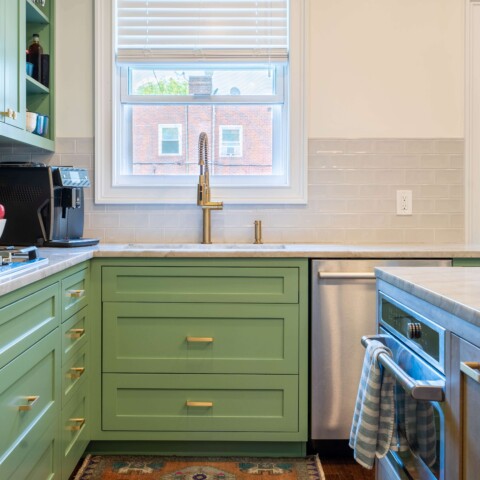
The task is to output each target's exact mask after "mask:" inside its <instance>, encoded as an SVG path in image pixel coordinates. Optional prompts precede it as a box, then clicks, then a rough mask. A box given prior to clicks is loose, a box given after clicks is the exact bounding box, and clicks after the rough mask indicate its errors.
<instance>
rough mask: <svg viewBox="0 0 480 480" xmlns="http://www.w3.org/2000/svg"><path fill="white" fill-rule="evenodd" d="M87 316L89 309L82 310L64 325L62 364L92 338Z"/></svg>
mask: <svg viewBox="0 0 480 480" xmlns="http://www.w3.org/2000/svg"><path fill="white" fill-rule="evenodd" d="M87 314H88V309H87V308H82V310H80V311H79V312H77V313H76V314H74V315H72V316H71V317H70V318H69V319H68V320H67V321H66V322H64V323H63V324H62V364H63V363H65V362H66V361H68V360H69V359H70V358H71V357H72V356H73V355H75V353H76V352H78V350H80V349H81V348H82V347H83V346H84V345H85V344H86V343H87V341H88V338H89V336H90V334H89V333H90V332H89V324H88V316H87Z"/></svg>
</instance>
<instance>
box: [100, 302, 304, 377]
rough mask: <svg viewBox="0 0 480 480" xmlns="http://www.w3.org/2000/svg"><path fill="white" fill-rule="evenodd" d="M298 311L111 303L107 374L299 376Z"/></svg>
mask: <svg viewBox="0 0 480 480" xmlns="http://www.w3.org/2000/svg"><path fill="white" fill-rule="evenodd" d="M298 335H299V334H298V306H297V305H261V304H260V305H246V304H223V305H215V304H196V303H187V304H184V305H181V304H176V303H167V304H154V303H148V304H139V303H105V304H104V305H103V370H104V371H105V372H129V373H173V372H178V373H275V374H278V373H281V374H297V373H298Z"/></svg>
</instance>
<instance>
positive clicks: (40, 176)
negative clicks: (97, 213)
mask: <svg viewBox="0 0 480 480" xmlns="http://www.w3.org/2000/svg"><path fill="white" fill-rule="evenodd" d="M89 186H90V180H89V178H88V174H87V171H86V170H85V169H83V168H74V167H50V166H45V165H43V164H31V163H25V164H1V163H0V203H1V204H3V205H4V206H5V211H6V215H5V218H6V219H7V222H6V225H5V230H4V231H3V235H2V237H1V239H0V242H1V244H2V245H36V246H47V247H77V246H87V245H95V244H97V243H98V240H97V239H93V238H82V235H83V226H84V202H83V189H84V188H85V187H89Z"/></svg>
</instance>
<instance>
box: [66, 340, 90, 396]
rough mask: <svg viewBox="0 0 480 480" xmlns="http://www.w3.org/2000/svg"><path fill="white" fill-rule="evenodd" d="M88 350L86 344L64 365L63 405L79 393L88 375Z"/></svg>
mask: <svg viewBox="0 0 480 480" xmlns="http://www.w3.org/2000/svg"><path fill="white" fill-rule="evenodd" d="M88 369H89V365H88V350H87V347H86V346H85V347H84V348H82V349H81V350H79V352H78V353H77V355H75V356H74V357H72V358H70V360H68V361H67V362H65V364H64V365H63V367H62V405H65V404H66V403H67V402H68V401H69V400H70V399H71V398H73V397H76V396H77V395H78V390H79V388H80V387H81V386H82V385H84V383H85V379H86V378H87V375H88Z"/></svg>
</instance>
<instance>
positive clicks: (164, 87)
mask: <svg viewBox="0 0 480 480" xmlns="http://www.w3.org/2000/svg"><path fill="white" fill-rule="evenodd" d="M137 91H138V93H139V94H140V95H188V82H187V81H186V80H183V79H182V80H176V79H175V78H168V79H161V80H158V81H152V82H148V83H145V84H144V85H142V86H140V87H138V89H137Z"/></svg>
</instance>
